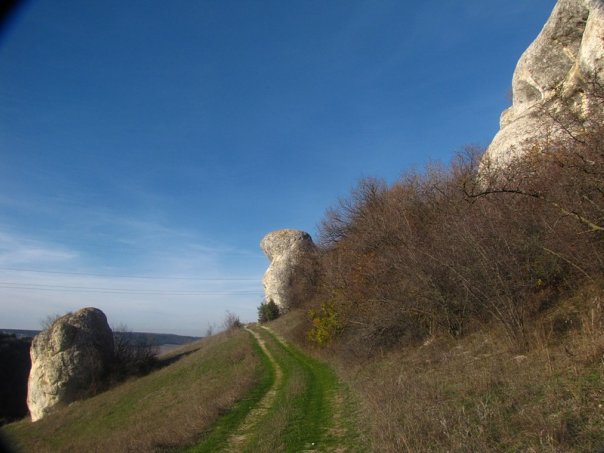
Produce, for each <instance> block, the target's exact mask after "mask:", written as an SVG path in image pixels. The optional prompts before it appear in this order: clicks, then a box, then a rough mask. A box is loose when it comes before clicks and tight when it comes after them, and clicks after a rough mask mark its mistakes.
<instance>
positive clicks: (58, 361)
mask: <svg viewBox="0 0 604 453" xmlns="http://www.w3.org/2000/svg"><path fill="white" fill-rule="evenodd" d="M113 354H114V349H113V333H112V331H111V329H110V328H109V325H108V324H107V318H106V317H105V314H104V313H103V312H102V311H101V310H99V309H97V308H83V309H81V310H79V311H77V312H75V313H69V314H67V315H65V316H62V317H60V318H58V319H57V320H55V321H54V322H53V323H52V325H51V326H50V327H49V328H48V329H46V330H44V331H42V332H40V334H38V335H37V336H36V337H35V338H34V340H33V342H32V346H31V350H30V355H31V363H32V367H31V371H30V374H29V382H28V391H27V406H28V408H29V411H30V414H31V419H32V421H36V420H39V419H41V418H42V417H44V416H45V415H47V414H48V413H49V412H51V411H52V409H53V408H54V407H55V406H56V405H57V404H61V403H63V404H66V403H70V402H72V401H75V400H77V399H80V398H85V397H87V396H90V395H91V393H93V392H94V390H95V388H94V387H95V385H98V384H99V383H100V382H101V380H102V379H103V376H104V373H105V372H106V370H107V366H108V365H109V363H110V361H111V360H112V359H113Z"/></svg>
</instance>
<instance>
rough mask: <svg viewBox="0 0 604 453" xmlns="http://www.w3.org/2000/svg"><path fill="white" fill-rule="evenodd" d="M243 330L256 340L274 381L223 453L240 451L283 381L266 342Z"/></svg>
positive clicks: (265, 412) (271, 402) (232, 435)
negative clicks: (271, 365) (270, 366)
mask: <svg viewBox="0 0 604 453" xmlns="http://www.w3.org/2000/svg"><path fill="white" fill-rule="evenodd" d="M245 330H247V331H248V332H249V333H251V334H252V335H253V336H254V337H255V338H256V341H257V342H258V344H259V345H260V348H261V349H262V351H264V353H265V354H266V356H267V357H268V359H269V361H270V362H271V363H272V364H273V366H274V367H275V381H274V383H273V385H272V387H271V389H270V390H269V391H268V392H266V394H265V395H264V397H263V398H262V399H261V400H260V402H259V403H258V405H257V406H256V407H255V408H254V409H252V410H251V411H250V412H249V413H248V415H247V416H246V417H245V419H244V420H243V422H242V423H241V425H240V426H239V428H237V430H236V431H235V432H233V433H232V434H231V437H230V438H229V440H228V442H227V446H226V448H225V449H224V451H225V452H233V453H238V452H240V451H242V447H243V445H245V443H246V441H247V440H248V439H249V437H250V434H251V433H253V432H254V428H255V426H256V425H257V424H258V423H260V422H261V421H262V418H263V417H264V416H266V414H267V412H268V410H269V409H270V408H271V407H272V406H273V405H274V404H275V399H276V398H277V389H278V388H279V387H280V386H281V381H282V380H283V370H282V369H281V367H280V366H279V364H278V363H277V361H276V360H275V358H274V357H273V355H272V354H271V352H270V351H269V350H268V348H267V347H266V342H265V341H264V339H263V338H262V337H261V336H260V335H259V334H258V333H256V332H254V331H253V330H252V329H250V328H249V327H245Z"/></svg>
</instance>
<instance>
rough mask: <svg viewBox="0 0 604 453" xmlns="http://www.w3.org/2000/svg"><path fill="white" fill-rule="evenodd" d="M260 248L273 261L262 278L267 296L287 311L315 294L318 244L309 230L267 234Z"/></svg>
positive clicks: (266, 297) (287, 230)
mask: <svg viewBox="0 0 604 453" xmlns="http://www.w3.org/2000/svg"><path fill="white" fill-rule="evenodd" d="M260 247H261V248H262V250H263V251H264V253H265V254H266V256H267V257H268V259H269V260H270V261H271V264H270V266H269V268H268V269H267V270H266V273H265V274H264V279H263V284H264V293H265V299H266V301H267V302H270V301H271V300H272V301H273V302H274V303H276V304H277V305H278V306H279V308H280V309H281V310H282V311H287V310H288V309H290V308H292V307H294V306H295V305H296V304H297V303H299V302H300V301H301V300H302V299H303V298H306V297H308V296H309V295H310V294H311V293H312V290H313V281H314V275H315V272H316V265H315V262H314V261H315V260H314V256H315V252H316V246H315V244H314V242H313V240H312V238H311V237H310V235H309V234H308V233H305V232H304V231H299V230H289V229H286V230H278V231H273V232H271V233H269V234H267V235H266V236H264V238H263V239H262V241H261V242H260Z"/></svg>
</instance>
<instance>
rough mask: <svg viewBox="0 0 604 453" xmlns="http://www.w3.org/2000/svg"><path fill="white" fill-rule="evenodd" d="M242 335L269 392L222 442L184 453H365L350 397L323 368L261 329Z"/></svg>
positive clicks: (224, 431)
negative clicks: (253, 348)
mask: <svg viewBox="0 0 604 453" xmlns="http://www.w3.org/2000/svg"><path fill="white" fill-rule="evenodd" d="M246 330H247V331H248V332H249V333H250V334H251V335H252V336H253V337H254V338H255V340H256V341H257V343H258V352H259V354H261V356H262V360H263V363H264V364H265V370H266V371H267V372H268V371H270V372H271V376H272V381H271V384H270V387H265V393H264V394H263V395H262V396H261V397H260V396H258V398H259V399H258V400H257V403H255V404H254V403H251V404H250V405H249V406H248V409H246V410H247V411H248V412H247V413H245V412H243V413H242V415H241V418H239V419H238V420H240V421H238V422H237V423H236V424H231V425H228V428H226V429H225V430H223V431H222V434H221V437H220V439H222V440H220V441H219V442H216V441H215V442H214V443H213V444H211V445H210V444H209V443H207V442H206V443H205V445H204V442H202V443H201V444H199V445H197V446H196V447H194V448H193V449H191V450H189V451H194V452H207V451H212V452H213V451H223V452H229V453H231V452H237V453H239V452H253V453H263V452H267V453H268V452H270V453H274V452H296V453H300V452H347V451H368V450H367V449H366V448H364V447H363V446H362V445H361V442H359V439H360V435H359V433H358V431H357V430H356V427H357V424H356V415H357V414H356V409H355V406H354V405H353V404H352V398H351V395H350V393H349V392H348V391H347V389H346V388H344V386H343V385H342V384H341V383H340V382H339V381H338V379H337V377H336V375H335V373H334V372H333V370H332V369H331V368H330V367H329V366H327V365H326V364H325V363H322V362H320V361H318V360H316V359H313V358H312V357H310V356H308V355H306V354H304V353H302V352H301V351H300V350H298V349H297V348H295V347H294V346H292V345H290V344H289V343H287V342H286V341H285V340H283V339H282V338H280V337H278V336H277V335H276V334H274V333H273V332H272V331H271V330H270V329H267V328H266V327H264V326H263V327H262V328H261V327H258V326H251V327H246ZM225 417H228V415H227V416H225ZM217 426H218V427H220V426H221V423H220V421H219V422H218V424H217ZM222 426H224V424H223V425H222ZM209 437H211V434H210V436H209Z"/></svg>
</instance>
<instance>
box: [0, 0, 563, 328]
mask: <svg viewBox="0 0 604 453" xmlns="http://www.w3.org/2000/svg"><path fill="white" fill-rule="evenodd" d="M554 4H555V1H554V0H528V1H527V0H465V1H464V0H455V1H453V0H410V1H402V0H393V1H390V0H372V1H368V0H346V1H344V0H338V1H329V0H328V1H325V0H321V1H314V0H291V1H283V0H274V1H271V0H266V1H261V0H258V1H252V0H246V1H244V0H238V1H236V0H221V1H215V0H207V1H203V0H178V1H174V2H160V1H155V0H144V1H142V0H130V1H127V2H122V1H114V0H103V1H99V0H87V1H86V2H78V1H74V0H31V1H29V2H27V3H26V4H25V6H24V7H23V8H21V9H20V10H19V11H18V14H17V15H16V16H15V17H14V18H13V20H12V21H11V23H10V24H9V25H10V26H9V27H8V28H6V29H5V30H4V31H3V33H2V34H0V153H1V159H0V327H5V328H38V326H39V325H40V320H42V319H44V318H45V317H46V316H48V315H51V314H55V313H63V312H65V311H68V310H74V309H77V308H80V307H84V306H96V307H99V308H101V309H102V310H104V311H105V313H106V314H107V315H108V318H109V319H110V323H113V324H120V323H121V324H124V323H125V324H127V325H128V326H129V327H130V328H131V329H133V330H142V331H155V332H173V333H182V334H192V335H201V334H203V333H204V331H205V329H206V327H207V325H208V324H219V323H220V322H221V321H222V319H223V318H224V314H225V311H226V310H229V311H231V312H235V313H237V314H239V315H240V317H241V318H242V320H244V321H253V320H255V318H256V307H257V305H258V304H259V302H260V300H261V298H262V284H261V279H262V274H263V273H264V270H265V269H266V267H267V265H268V261H267V259H266V258H265V257H264V255H263V254H262V252H261V251H260V249H259V246H258V243H259V241H260V239H261V238H262V237H263V236H264V234H266V233H267V232H269V231H272V230H275V229H281V228H297V229H303V230H306V231H308V232H310V233H311V234H313V235H314V234H315V231H316V226H317V224H318V223H319V222H320V220H321V218H322V216H323V213H324V211H325V210H326V209H327V208H328V207H330V206H332V205H334V204H335V203H336V202H337V199H338V198H339V197H343V196H346V194H347V193H348V191H349V190H350V188H352V187H353V186H354V184H355V182H356V181H357V180H358V179H359V178H360V177H363V176H377V177H382V178H385V179H386V180H388V181H394V180H395V179H396V178H397V177H398V176H399V175H400V174H401V173H402V172H404V171H405V170H408V169H410V168H414V167H417V168H421V167H422V165H424V164H425V163H427V162H429V161H435V160H440V161H445V162H446V161H448V160H449V159H450V158H451V157H452V156H453V154H454V153H455V152H456V151H457V150H459V149H461V148H463V147H464V146H465V145H468V144H478V145H483V146H484V145H487V144H488V143H489V141H490V140H491V139H492V137H493V135H494V134H495V132H496V131H497V129H498V120H499V114H500V112H501V111H502V110H503V109H504V108H505V107H507V106H508V105H509V103H510V101H509V99H508V92H509V90H510V86H511V77H512V72H513V69H514V66H515V64H516V61H517V60H518V58H519V57H520V54H521V53H522V52H523V51H524V49H525V48H526V47H527V46H528V45H529V44H530V42H531V41H532V40H533V39H534V38H535V37H536V35H537V34H538V32H539V31H540V29H541V27H542V26H543V24H544V23H545V20H546V19H547V17H548V15H549V13H550V12H551V9H552V8H553V6H554ZM141 277H142V278H141Z"/></svg>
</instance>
